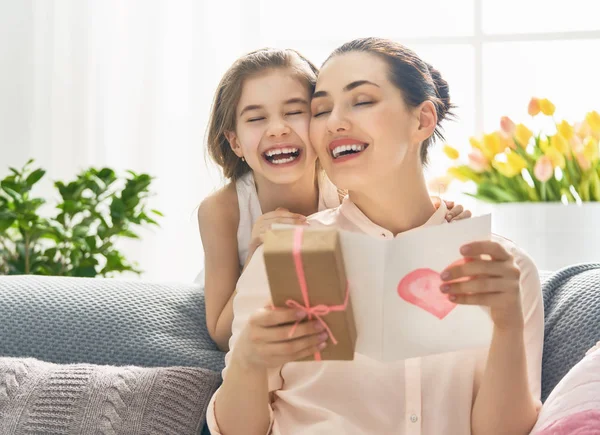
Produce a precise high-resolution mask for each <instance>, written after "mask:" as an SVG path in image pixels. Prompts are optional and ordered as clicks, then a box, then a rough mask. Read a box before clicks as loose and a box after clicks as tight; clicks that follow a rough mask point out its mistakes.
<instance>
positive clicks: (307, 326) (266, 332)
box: [260, 320, 325, 343]
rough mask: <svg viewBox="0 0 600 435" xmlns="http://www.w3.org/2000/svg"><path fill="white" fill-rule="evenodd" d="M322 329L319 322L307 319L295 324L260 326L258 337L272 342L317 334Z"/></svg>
mask: <svg viewBox="0 0 600 435" xmlns="http://www.w3.org/2000/svg"><path fill="white" fill-rule="evenodd" d="M324 330H325V328H324V327H323V325H322V324H321V322H319V321H318V320H309V321H308V322H302V323H299V324H298V325H297V326H295V324H293V325H292V324H288V325H282V326H273V327H270V328H262V330H261V331H260V334H261V337H260V339H261V340H262V341H264V342H266V343H274V342H279V341H286V340H290V339H296V338H301V337H305V336H309V335H314V334H319V333H321V332H323V331H324Z"/></svg>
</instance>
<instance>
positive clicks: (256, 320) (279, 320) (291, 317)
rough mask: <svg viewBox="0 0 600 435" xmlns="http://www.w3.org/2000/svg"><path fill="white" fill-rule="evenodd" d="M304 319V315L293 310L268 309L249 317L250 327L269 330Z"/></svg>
mask: <svg viewBox="0 0 600 435" xmlns="http://www.w3.org/2000/svg"><path fill="white" fill-rule="evenodd" d="M305 317H306V313H305V312H303V311H300V310H296V309H293V308H270V307H265V308H263V309H262V310H259V311H258V312H257V313H256V314H254V315H253V316H252V317H250V320H249V323H250V324H251V325H252V326H260V327H263V328H269V327H273V326H278V325H283V324H287V323H295V322H297V321H298V320H302V319H304V318H305Z"/></svg>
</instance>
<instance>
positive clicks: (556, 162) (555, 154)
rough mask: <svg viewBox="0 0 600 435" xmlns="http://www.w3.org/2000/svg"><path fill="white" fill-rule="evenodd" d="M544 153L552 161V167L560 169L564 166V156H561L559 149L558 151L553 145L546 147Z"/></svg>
mask: <svg viewBox="0 0 600 435" xmlns="http://www.w3.org/2000/svg"><path fill="white" fill-rule="evenodd" d="M545 154H546V155H547V156H548V158H549V159H550V161H551V162H552V166H553V167H554V168H561V169H562V168H564V167H565V165H566V162H565V156H563V154H562V153H561V152H560V151H558V150H557V149H556V148H554V147H553V146H550V147H548V149H547V150H546V151H545Z"/></svg>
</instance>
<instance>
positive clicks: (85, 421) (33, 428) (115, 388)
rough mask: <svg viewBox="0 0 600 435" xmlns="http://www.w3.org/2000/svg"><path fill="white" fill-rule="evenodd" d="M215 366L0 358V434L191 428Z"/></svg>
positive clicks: (101, 434)
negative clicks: (144, 365)
mask: <svg viewBox="0 0 600 435" xmlns="http://www.w3.org/2000/svg"><path fill="white" fill-rule="evenodd" d="M219 382H220V376H219V374H218V373H216V372H213V371H210V370H205V369H197V368H187V367H170V368H140V367H111V366H94V365H90V364H77V365H56V364H51V363H45V362H41V361H38V360H35V359H31V358H28V359H18V358H0V434H2V435H75V434H77V435H88V434H90V435H92V434H93V435H159V434H160V435H171V434H172V435H198V434H199V433H200V431H201V430H202V427H203V424H204V421H205V413H206V407H207V405H208V402H209V400H210V398H211V396H212V394H213V393H214V391H215V390H216V388H217V386H218V384H219Z"/></svg>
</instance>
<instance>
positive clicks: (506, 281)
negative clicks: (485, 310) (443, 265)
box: [440, 241, 524, 329]
mask: <svg viewBox="0 0 600 435" xmlns="http://www.w3.org/2000/svg"><path fill="white" fill-rule="evenodd" d="M460 252H461V254H463V255H464V256H465V262H464V263H463V264H459V265H456V266H451V267H448V268H447V269H446V270H444V271H443V272H442V274H441V278H442V280H443V281H444V284H442V286H441V287H440V290H441V291H442V292H443V293H446V294H448V296H449V299H450V300H451V301H452V302H455V303H457V304H462V305H482V306H486V307H489V308H490V311H491V317H492V320H493V322H494V324H495V326H496V327H498V328H503V329H514V328H523V327H524V320H523V310H522V308H521V284H520V278H521V271H520V270H519V268H518V267H517V265H516V263H515V259H514V257H513V256H512V255H511V254H510V253H509V252H507V251H506V249H505V248H504V247H503V246H502V245H501V244H500V243H498V242H494V241H481V242H473V243H469V244H467V245H464V246H463V247H462V248H461V250H460Z"/></svg>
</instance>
